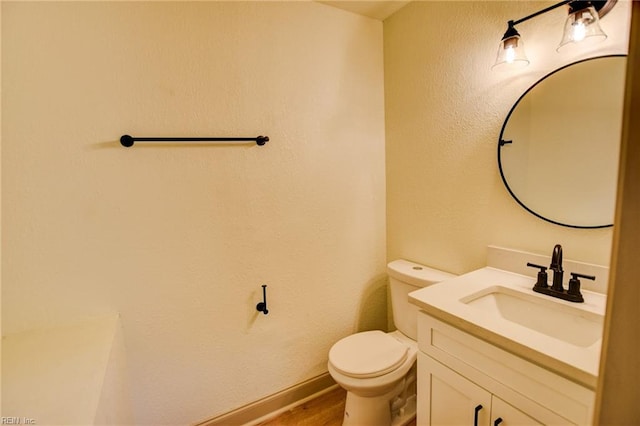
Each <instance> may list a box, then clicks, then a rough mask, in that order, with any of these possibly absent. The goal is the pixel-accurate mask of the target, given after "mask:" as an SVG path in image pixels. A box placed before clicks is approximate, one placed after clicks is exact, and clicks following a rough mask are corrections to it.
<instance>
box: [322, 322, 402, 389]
mask: <svg viewBox="0 0 640 426" xmlns="http://www.w3.org/2000/svg"><path fill="white" fill-rule="evenodd" d="M408 352H409V348H408V347H407V346H406V345H404V344H403V343H401V342H400V341H398V340H396V339H395V338H393V337H391V336H389V335H388V334H386V333H383V332H382V331H380V330H374V331H365V332H362V333H356V334H352V335H351V336H347V337H345V338H343V339H342V340H339V341H338V342H336V344H334V345H333V347H332V348H331V350H330V351H329V362H330V363H331V365H332V366H333V368H335V369H336V370H337V371H338V372H340V373H342V374H344V375H345V376H349V377H354V378H362V379H366V378H372V377H379V376H382V375H385V374H387V373H389V372H391V371H393V370H395V369H397V368H398V367H399V366H400V365H402V364H403V363H404V362H405V360H406V359H407V356H408V355H407V354H408Z"/></svg>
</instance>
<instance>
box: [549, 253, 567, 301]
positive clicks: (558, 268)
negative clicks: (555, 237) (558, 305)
mask: <svg viewBox="0 0 640 426" xmlns="http://www.w3.org/2000/svg"><path fill="white" fill-rule="evenodd" d="M549 269H551V270H552V271H553V285H552V286H551V288H552V289H553V290H556V291H563V287H562V277H563V275H564V270H563V269H562V246H561V245H560V244H556V245H555V247H553V254H552V255H551V265H550V266H549Z"/></svg>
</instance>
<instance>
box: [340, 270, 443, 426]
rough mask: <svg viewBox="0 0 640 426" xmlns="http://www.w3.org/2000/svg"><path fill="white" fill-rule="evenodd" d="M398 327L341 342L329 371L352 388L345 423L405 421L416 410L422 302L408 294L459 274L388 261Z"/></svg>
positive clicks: (377, 425)
mask: <svg viewBox="0 0 640 426" xmlns="http://www.w3.org/2000/svg"><path fill="white" fill-rule="evenodd" d="M387 272H388V274H389V286H390V289H391V309H392V310H393V320H394V322H395V325H396V327H397V328H398V329H397V330H396V331H393V332H391V333H384V332H383V331H379V330H375V331H365V332H362V333H356V334H352V335H351V336H347V337H345V338H343V339H341V340H339V341H338V342H336V343H335V344H334V345H333V346H332V347H331V350H330V351H329V373H330V374H331V377H333V379H334V380H335V381H336V383H338V384H339V385H340V386H341V387H342V388H344V389H345V390H347V403H346V406H345V410H344V420H343V425H345V426H389V425H393V426H399V425H403V424H405V423H407V422H409V421H410V420H412V419H413V418H414V416H415V414H416V357H417V354H418V344H417V342H416V340H417V337H418V336H417V334H418V333H417V321H418V308H417V307H416V306H414V305H412V304H410V303H409V298H408V294H409V293H410V292H412V291H414V290H418V289H419V288H422V287H426V286H428V285H431V284H434V283H437V282H440V281H443V280H445V279H449V278H453V277H454V276H455V275H452V274H449V273H447V272H443V271H438V270H435V269H431V268H429V267H426V266H422V265H418V264H416V263H412V262H409V261H406V260H394V261H393V262H391V263H389V264H388V265H387Z"/></svg>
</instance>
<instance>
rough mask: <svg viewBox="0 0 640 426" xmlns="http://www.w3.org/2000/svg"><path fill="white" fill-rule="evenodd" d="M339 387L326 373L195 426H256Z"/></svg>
mask: <svg viewBox="0 0 640 426" xmlns="http://www.w3.org/2000/svg"><path fill="white" fill-rule="evenodd" d="M337 386H338V385H337V384H336V382H335V381H334V380H333V378H332V377H331V376H330V375H329V373H324V374H321V375H319V376H316V377H313V378H311V379H309V380H306V381H304V382H302V383H298V384H297V385H294V386H291V387H290V388H287V389H285V390H283V391H280V392H278V393H275V394H273V395H270V396H268V397H266V398H262V399H260V400H258V401H255V402H252V403H250V404H247V405H245V406H244V407H240V408H237V409H235V410H233V411H230V412H228V413H225V414H222V415H220V416H216V417H214V418H212V419H209V420H205V421H204V422H202V423H198V424H196V425H194V426H229V425H247V426H248V425H255V424H258V423H260V422H263V421H265V420H268V419H270V418H272V417H275V416H277V415H278V414H281V413H283V412H285V411H287V410H290V409H291V408H293V407H295V406H297V405H300V404H303V403H305V402H306V401H308V400H310V399H312V398H315V397H317V396H319V395H321V394H323V393H325V392H328V391H329V390H332V389H334V388H335V387H337Z"/></svg>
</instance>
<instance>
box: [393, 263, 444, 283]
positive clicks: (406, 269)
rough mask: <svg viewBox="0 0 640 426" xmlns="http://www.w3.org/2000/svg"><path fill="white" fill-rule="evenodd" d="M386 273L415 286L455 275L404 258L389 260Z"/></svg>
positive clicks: (436, 281)
mask: <svg viewBox="0 0 640 426" xmlns="http://www.w3.org/2000/svg"><path fill="white" fill-rule="evenodd" d="M387 273H388V274H389V276H390V277H391V278H395V279H397V280H399V281H402V282H406V283H409V284H411V285H414V286H416V287H425V286H427V285H429V284H434V283H438V282H440V281H444V280H448V279H451V278H455V277H456V275H454V274H450V273H449V272H445V271H440V270H438V269H433V268H430V267H428V266H424V265H420V264H418V263H414V262H410V261H408V260H404V259H398V260H394V261H393V262H389V264H388V265H387Z"/></svg>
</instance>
